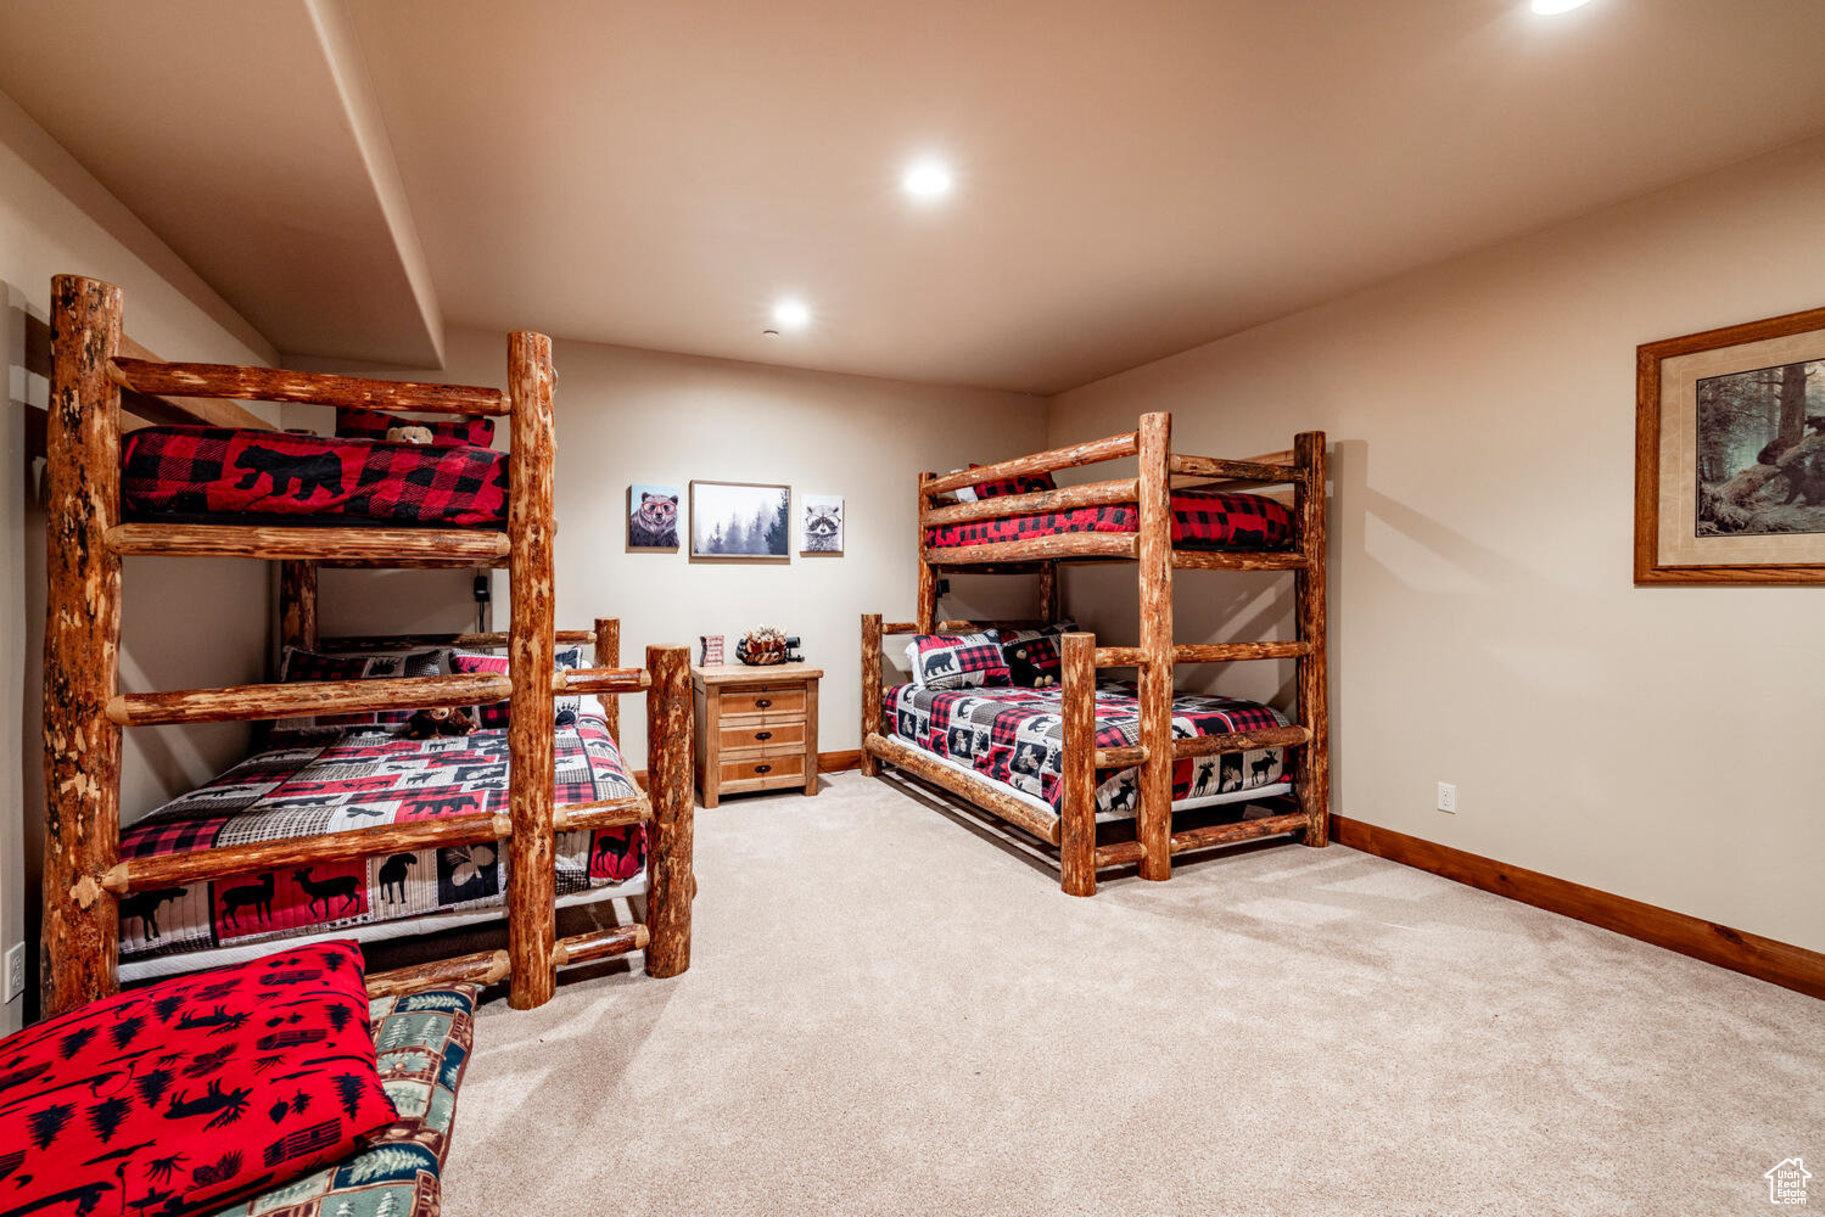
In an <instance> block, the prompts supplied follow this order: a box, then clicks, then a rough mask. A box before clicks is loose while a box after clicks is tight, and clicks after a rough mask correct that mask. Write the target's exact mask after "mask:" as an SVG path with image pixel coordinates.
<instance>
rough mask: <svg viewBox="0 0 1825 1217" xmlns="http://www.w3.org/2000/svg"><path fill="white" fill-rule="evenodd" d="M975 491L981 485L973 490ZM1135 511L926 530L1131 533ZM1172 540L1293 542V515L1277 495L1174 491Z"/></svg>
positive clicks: (1059, 514) (934, 538) (958, 535)
mask: <svg viewBox="0 0 1825 1217" xmlns="http://www.w3.org/2000/svg"><path fill="white" fill-rule="evenodd" d="M978 489H979V490H980V488H978ZM1139 524H1140V509H1139V508H1138V507H1136V506H1135V505H1134V504H1133V503H1115V504H1111V505H1109V506H1105V507H1074V508H1071V509H1070V510H1068V511H1047V512H1041V513H1040V514H1037V515H1028V516H1010V517H1008V518H1007V519H1003V520H974V521H971V522H970V523H967V524H945V525H940V526H939V527H937V528H928V529H926V531H925V536H926V543H927V544H928V545H931V546H932V547H933V548H937V549H951V548H955V547H957V546H961V545H988V544H991V543H998V542H1002V541H1024V540H1027V539H1029V538H1031V537H1050V536H1056V535H1057V534H1059V533H1066V532H1133V531H1134V530H1135V529H1136V528H1138V527H1139ZM1172 543H1173V544H1174V545H1175V546H1177V547H1179V548H1180V549H1214V550H1232V549H1233V550H1272V549H1286V548H1287V547H1288V546H1290V545H1291V544H1292V543H1293V513H1292V510H1291V509H1290V508H1289V507H1287V505H1286V504H1284V503H1282V502H1280V501H1279V500H1278V499H1270V498H1268V497H1267V496H1266V495H1260V494H1231V493H1227V492H1224V491H1214V490H1175V491H1174V492H1173V494H1172Z"/></svg>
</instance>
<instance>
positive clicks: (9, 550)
mask: <svg viewBox="0 0 1825 1217" xmlns="http://www.w3.org/2000/svg"><path fill="white" fill-rule="evenodd" d="M61 273H75V274H86V275H93V276H95V277H97V278H101V279H106V280H109V281H110V282H113V283H117V284H119V285H120V286H121V287H122V288H123V289H124V290H125V293H126V304H127V314H126V315H127V328H128V332H129V333H131V334H132V335H133V336H134V337H135V338H137V339H139V341H141V342H143V343H145V344H146V345H148V346H150V347H152V348H153V349H154V350H156V351H158V352H160V353H161V354H164V355H167V356H170V357H173V358H178V357H188V358H195V359H219V360H229V361H233V362H237V363H256V362H266V361H267V359H268V357H269V356H270V354H271V352H270V349H268V348H266V347H265V344H264V343H263V342H262V341H261V340H260V339H259V337H258V335H256V334H253V333H252V331H251V330H249V329H248V328H247V327H246V324H245V322H241V321H239V319H238V318H235V317H234V316H233V314H232V313H231V312H230V311H229V310H228V308H227V306H226V305H224V304H222V302H221V301H220V300H219V299H215V298H213V296H212V295H211V294H210V293H209V292H208V289H207V288H204V287H203V286H202V284H201V282H200V281H199V280H196V278H195V276H194V275H193V274H191V273H190V272H189V271H188V270H187V269H186V268H184V266H183V264H182V263H181V262H178V261H177V259H176V257H175V256H174V255H172V254H171V252H170V251H169V250H168V249H165V248H164V247H163V246H161V245H159V244H158V242H157V240H156V238H154V237H153V236H152V235H151V233H150V232H147V231H146V230H145V229H144V228H143V226H140V225H139V224H138V223H137V221H134V220H133V219H132V217H131V216H130V215H128V214H127V213H126V212H125V209H124V208H121V206H120V204H119V203H118V202H117V201H115V200H113V199H112V198H111V197H109V196H107V194H106V193H105V192H104V191H103V190H102V189H101V187H100V186H99V185H98V184H96V183H95V182H94V180H93V179H92V178H90V177H89V176H88V175H87V174H86V173H84V172H83V171H82V170H81V169H80V168H79V167H78V166H77V165H76V164H75V162H74V161H72V160H70V158H69V157H68V155H67V154H66V153H64V152H63V150H62V149H60V148H58V147H57V146H56V145H55V144H54V143H52V142H51V141H50V139H49V137H47V136H46V135H45V134H44V132H43V131H42V130H41V129H39V128H38V127H36V126H35V125H34V124H33V123H32V122H31V120H30V119H29V118H27V117H26V116H25V115H24V114H23V113H22V112H20V111H19V110H18V108H17V107H16V106H14V105H13V103H12V102H11V100H9V99H8V98H6V97H5V96H4V95H0V286H3V287H4V290H5V293H6V316H5V333H6V351H7V409H6V413H5V421H4V426H3V427H0V446H3V447H4V449H5V451H4V454H3V455H0V570H4V572H5V574H4V577H3V578H0V739H4V741H5V745H4V747H5V749H6V752H5V755H6V756H7V757H8V758H9V759H8V760H7V761H6V762H5V763H0V946H4V947H10V946H12V945H13V944H14V943H16V942H20V941H22V940H23V939H25V938H26V937H27V936H28V934H30V935H31V936H33V937H35V930H36V926H37V919H38V914H37V904H38V900H39V897H38V885H37V875H38V871H39V856H40V854H41V852H42V848H43V829H42V824H43V810H42V809H43V801H42V800H43V795H42V788H43V780H42V774H43V754H42V751H41V748H40V744H39V733H40V714H39V688H40V680H41V666H40V656H41V648H42V646H43V634H44V515H43V512H42V510H41V509H40V500H39V479H40V477H41V476H42V469H43V463H42V462H41V461H31V462H28V460H27V458H26V454H25V436H26V421H27V411H28V410H29V409H31V408H34V407H35V408H37V409H39V410H42V409H43V407H44V405H45V400H46V397H47V394H48V391H49V385H48V384H47V382H46V381H45V379H44V378H43V377H41V376H36V375H32V374H30V373H29V372H28V371H27V370H26V367H25V332H26V319H27V317H28V316H29V317H35V318H37V319H39V320H41V321H42V320H46V319H47V317H48V309H49V307H50V287H51V276H52V275H54V274H61ZM123 578H124V583H125V586H126V591H127V609H126V614H125V619H124V622H123V627H122V634H123V639H122V657H121V681H122V685H123V687H125V688H128V689H154V688H184V687H195V686H199V685H216V684H233V683H237V682H245V681H247V680H251V679H257V678H258V677H259V675H260V674H261V672H263V671H264V667H265V658H266V637H267V628H268V617H269V615H270V612H271V608H270V604H269V598H268V592H267V587H268V577H267V574H266V571H265V569H264V567H263V566H260V565H256V564H253V563H244V564H236V563H227V562H196V561H192V562H182V563H180V562H176V561H172V560H161V559H151V558H137V559H129V560H128V562H127V564H126V568H125V572H124V576H123ZM202 639H207V640H208V645H206V646H202V645H198V643H199V640H202ZM244 742H245V732H244V731H243V730H242V729H240V728H238V727H232V726H229V727H204V728H193V729H190V730H180V729H176V728H160V729H154V730H140V731H134V732H129V733H128V735H127V742H126V754H125V761H124V768H123V773H122V779H121V807H122V811H123V813H124V814H126V815H127V816H129V817H131V816H132V815H135V814H137V813H139V812H142V811H145V810H147V809H149V808H150V807H152V806H155V805H156V804H158V803H159V802H161V801H163V800H164V799H166V798H169V797H170V796H171V795H173V794H175V793H178V792H180V791H182V790H184V789H187V788H189V787H190V786H192V785H194V784H195V783H196V782H197V781H199V780H201V779H204V778H207V777H209V776H210V775H211V774H212V773H214V772H215V771H217V770H218V769H220V768H222V767H223V766H224V765H226V764H227V763H229V762H231V761H233V760H235V759H238V757H239V755H240V754H241V752H242V749H243V747H244ZM33 950H34V954H33V956H32V960H31V963H30V969H31V975H30V976H29V977H28V982H29V983H30V984H31V985H32V987H33V988H34V989H35V987H36V975H37V973H36V966H37V961H36V954H35V950H36V948H35V947H34V948H33ZM24 1005H25V1003H23V1002H14V1003H12V1004H10V1005H8V1006H5V1007H3V1008H0V1030H4V1029H10V1028H12V1027H16V1026H17V1025H18V1023H19V1020H20V1018H21V1016H22V1013H23V1009H24Z"/></svg>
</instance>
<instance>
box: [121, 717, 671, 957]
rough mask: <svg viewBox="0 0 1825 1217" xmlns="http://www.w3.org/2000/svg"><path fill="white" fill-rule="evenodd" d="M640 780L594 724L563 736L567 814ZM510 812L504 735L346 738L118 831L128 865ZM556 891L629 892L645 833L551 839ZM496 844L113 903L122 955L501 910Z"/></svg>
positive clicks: (561, 788)
mask: <svg viewBox="0 0 1825 1217" xmlns="http://www.w3.org/2000/svg"><path fill="white" fill-rule="evenodd" d="M633 793H634V785H633V783H632V781H631V780H630V779H629V778H628V776H627V771H626V770H625V769H624V768H623V766H622V763H621V754H620V751H619V750H618V749H617V748H616V747H615V742H614V740H613V739H611V738H610V737H609V734H608V729H607V726H606V725H605V724H604V723H603V722H602V720H601V719H599V718H595V717H584V718H580V719H578V720H577V721H576V722H574V723H572V724H570V725H567V726H561V727H559V728H558V729H557V799H558V801H559V802H560V803H583V802H593V801H595V800H598V799H611V798H622V797H625V796H627V795H631V794H633ZM506 810H507V733H506V732H504V731H478V732H476V733H475V734H473V735H467V736H454V737H439V738H435V739H428V740H414V739H407V738H405V737H404V736H398V735H390V734H387V733H386V732H385V731H384V730H369V731H362V732H353V731H352V732H349V733H347V734H345V735H343V736H341V737H340V738H339V739H337V740H336V741H335V742H333V743H330V744H327V745H326V744H321V743H319V744H311V745H303V746H298V747H290V748H276V749H272V750H270V751H267V752H262V753H260V754H258V755H256V756H253V757H250V758H249V759H247V760H245V761H242V762H241V763H240V764H239V765H236V766H235V767H234V768H232V769H230V770H228V772H226V773H224V774H222V775H221V776H220V777H218V778H216V779H215V780H214V781H212V782H210V783H209V784H208V785H206V786H203V787H200V788H199V789H196V790H193V791H191V792H190V793H189V794H186V795H184V796H183V797H182V798H179V799H176V800H174V801H172V802H170V803H167V804H165V805H164V806H163V807H161V808H159V809H158V810H157V811H154V812H152V813H151V814H150V815H148V816H146V817H145V818H144V819H142V820H140V821H139V822H138V823H137V824H134V825H133V826H132V827H131V828H128V829H126V830H124V831H123V832H122V833H121V841H120V855H121V857H122V858H146V857H154V856H158V855H161V854H174V853H181V852H184V851H186V850H193V849H208V848H210V847H212V846H218V845H242V844H246V843H248V842H251V841H272V840H279V839H282V838H286V837H305V836H315V835H317V834H319V833H325V832H347V831H349V830H352V829H357V828H372V827H374V826H376V825H379V824H392V823H400V822H405V821H410V820H424V819H430V818H433V817H437V816H448V815H457V814H460V813H468V812H478V811H479V812H489V813H504V812H505V811H506ZM557 855H558V857H557V872H558V894H559V895H564V894H566V893H570V892H578V891H582V890H584V889H586V888H592V887H606V886H610V885H615V884H620V883H624V882H626V881H627V880H629V879H631V878H633V877H634V876H635V875H637V874H640V873H641V871H642V869H643V868H644V867H645V865H646V834H645V829H644V828H643V827H642V826H640V825H633V826H631V827H626V828H611V829H601V830H595V831H585V832H567V833H559V834H558V838H557ZM506 863H507V859H506V850H505V849H504V848H502V847H500V846H498V845H496V844H494V843H488V844H482V845H462V846H453V847H449V848H436V849H423V850H418V851H415V852H411V853H396V854H376V855H373V856H370V857H365V858H359V859H355V860H352V861H347V862H330V863H316V864H313V865H311V866H304V867H287V868H284V869H282V870H279V871H266V872H262V873H259V874H251V875H238V876H235V877H234V878H228V879H218V880H215V881H213V882H205V883H193V884H190V885H188V886H185V887H175V888H164V889H159V890H155V891H147V892H135V893H134V894H133V895H131V896H128V897H126V898H125V899H123V900H122V901H121V904H120V948H121V956H122V958H124V959H134V958H145V957H150V956H154V955H168V954H175V953H178V952H182V951H190V950H201V949H205V948H208V947H217V946H227V945H236V946H239V945H242V944H245V943H253V942H262V941H266V940H268V939H279V938H291V937H296V936H299V935H303V934H315V933H320V932H323V931H324V930H327V929H331V928H336V929H344V928H346V927H350V926H361V925H368V924H373V923H376V922H383V921H397V920H403V919H407V918H411V917H419V916H423V915H425V914H427V913H433V912H438V911H440V910H445V909H462V910H474V909H487V908H493V907H498V906H499V905H500V904H501V903H502V902H503V900H504V899H505V896H504V893H505V891H506V886H507V884H506V878H507V876H506Z"/></svg>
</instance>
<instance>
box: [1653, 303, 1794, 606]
mask: <svg viewBox="0 0 1825 1217" xmlns="http://www.w3.org/2000/svg"><path fill="white" fill-rule="evenodd" d="M1635 397H1636V400H1635V582H1636V583H1642V584H1645V583H1825V308H1819V309H1811V310H1809V311H1807V312H1804V313H1790V314H1788V315H1787V316H1785V317H1772V318H1769V319H1768V320H1766V321H1755V322H1751V323H1749V324H1747V325H1737V326H1731V327H1729V328H1727V329H1721V330H1708V331H1706V332H1705V333H1702V334H1688V335H1686V336H1685V337H1683V338H1669V339H1666V340H1665V341H1663V342H1651V343H1648V344H1647V345H1645V346H1642V347H1639V348H1637V351H1636V381H1635Z"/></svg>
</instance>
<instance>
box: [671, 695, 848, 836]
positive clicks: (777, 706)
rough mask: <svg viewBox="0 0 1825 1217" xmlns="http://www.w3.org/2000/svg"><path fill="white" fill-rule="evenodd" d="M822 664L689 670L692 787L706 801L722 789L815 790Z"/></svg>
mask: <svg viewBox="0 0 1825 1217" xmlns="http://www.w3.org/2000/svg"><path fill="white" fill-rule="evenodd" d="M823 675H824V672H823V669H822V668H814V667H812V666H811V665H809V664H803V663H782V664H776V665H774V666H772V667H763V668H751V667H749V666H747V665H746V664H740V663H724V664H714V665H712V666H710V667H707V668H700V667H693V668H692V669H691V684H692V686H693V687H694V689H695V692H696V697H695V702H696V706H697V793H698V796H699V797H700V798H701V799H702V800H703V805H704V806H705V807H714V806H716V804H717V802H718V801H719V800H720V799H721V798H722V796H723V795H725V794H749V793H752V792H753V791H756V790H789V789H791V788H793V787H795V786H802V787H804V790H805V793H806V794H816V793H817V682H818V681H819V679H821V678H822V677H823Z"/></svg>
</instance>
